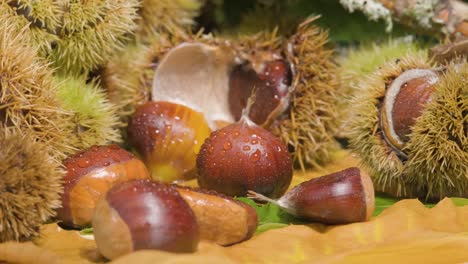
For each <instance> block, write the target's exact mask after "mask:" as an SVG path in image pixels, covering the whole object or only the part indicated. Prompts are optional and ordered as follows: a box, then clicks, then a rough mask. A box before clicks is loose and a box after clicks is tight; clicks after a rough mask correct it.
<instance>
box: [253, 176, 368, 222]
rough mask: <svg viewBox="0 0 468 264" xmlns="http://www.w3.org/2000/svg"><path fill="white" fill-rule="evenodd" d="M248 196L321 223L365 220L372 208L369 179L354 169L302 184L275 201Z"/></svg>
mask: <svg viewBox="0 0 468 264" xmlns="http://www.w3.org/2000/svg"><path fill="white" fill-rule="evenodd" d="M249 197H251V198H254V199H257V200H262V201H268V202H272V203H274V204H277V205H278V206H280V207H281V208H283V209H284V210H285V211H287V212H289V213H290V214H292V215H295V216H297V217H299V218H301V219H304V220H308V221H314V222H320V223H324V224H347V223H353V222H362V221H367V220H369V219H370V217H371V216H372V213H373V212H374V206H375V204H374V200H375V194H374V185H373V184H372V180H371V178H370V177H369V175H368V174H367V173H366V172H365V171H363V170H361V169H359V168H357V167H351V168H347V169H345V170H342V171H338V172H335V173H332V174H328V175H325V176H322V177H318V178H314V179H312V180H309V181H306V182H303V183H301V184H299V185H297V186H295V187H294V188H292V189H291V190H289V191H288V192H287V193H286V194H285V195H283V196H282V197H281V198H280V199H278V200H272V199H270V198H268V197H265V196H264V195H261V194H258V193H255V192H252V191H250V192H249Z"/></svg>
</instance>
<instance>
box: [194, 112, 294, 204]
mask: <svg viewBox="0 0 468 264" xmlns="http://www.w3.org/2000/svg"><path fill="white" fill-rule="evenodd" d="M246 112H248V111H246ZM197 169H198V184H199V186H200V187H202V188H204V189H210V190H215V191H218V192H220V193H224V194H227V195H230V196H245V195H246V194H247V191H248V190H253V191H255V192H258V193H261V194H264V195H267V196H270V197H274V198H276V197H280V196H281V195H282V194H283V193H284V192H285V191H286V190H287V188H288V187H289V184H290V183H291V179H292V174H293V167H292V161H291V157H290V155H289V152H288V149H287V147H286V145H285V144H284V143H283V142H282V141H281V140H280V139H279V138H277V137H275V136H274V135H273V134H272V133H271V132H269V131H268V130H266V129H264V128H262V127H259V126H257V125H256V124H254V123H253V122H252V121H250V120H249V119H248V118H247V117H246V116H243V117H242V118H241V120H240V121H239V122H237V123H234V124H231V125H229V126H226V127H224V128H222V129H219V130H217V131H214V132H213V133H211V135H210V137H209V138H208V139H206V141H205V143H204V144H203V145H202V148H201V150H200V153H199V154H198V157H197Z"/></svg>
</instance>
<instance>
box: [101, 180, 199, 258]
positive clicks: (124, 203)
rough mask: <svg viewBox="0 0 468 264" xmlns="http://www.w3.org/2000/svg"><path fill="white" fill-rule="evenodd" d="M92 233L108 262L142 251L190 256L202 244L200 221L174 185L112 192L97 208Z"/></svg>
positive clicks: (121, 187) (146, 183)
mask: <svg viewBox="0 0 468 264" xmlns="http://www.w3.org/2000/svg"><path fill="white" fill-rule="evenodd" d="M93 231H94V237H95V240H96V245H97V248H98V250H99V252H100V253H101V254H102V255H103V256H105V257H106V258H108V259H115V258H117V257H119V256H122V255H125V254H127V253H130V252H133V251H135V250H143V249H158V250H164V251H169V252H176V253H190V252H194V251H196V250H197V247H198V242H199V227H198V223H197V219H196V216H195V214H194V213H193V211H192V209H191V208H190V206H189V205H188V204H187V202H186V201H185V200H184V199H183V198H182V197H181V196H180V195H179V193H178V192H177V191H176V190H175V189H174V188H173V187H172V186H169V185H167V184H163V183H159V182H155V181H151V180H132V181H127V182H124V183H121V184H118V185H115V186H114V187H113V188H112V189H110V190H109V191H108V192H107V194H106V195H105V197H104V199H102V200H101V201H99V203H98V205H97V206H96V210H95V212H94V216H93Z"/></svg>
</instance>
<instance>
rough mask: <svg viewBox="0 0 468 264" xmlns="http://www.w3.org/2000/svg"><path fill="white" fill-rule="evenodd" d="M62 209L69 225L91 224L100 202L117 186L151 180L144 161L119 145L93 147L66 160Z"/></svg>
mask: <svg viewBox="0 0 468 264" xmlns="http://www.w3.org/2000/svg"><path fill="white" fill-rule="evenodd" d="M63 164H64V166H65V169H66V171H67V174H66V175H65V177H64V192H63V194H62V207H61V208H60V209H59V210H58V212H57V213H58V219H59V220H60V221H62V223H63V224H64V225H66V226H71V227H84V226H87V225H89V224H91V218H92V215H93V211H94V208H95V206H96V203H97V202H98V201H99V199H101V197H102V196H103V195H104V194H105V193H106V192H107V190H109V189H110V188H111V187H112V186H113V185H114V184H116V183H118V182H122V181H127V180H131V179H148V178H149V173H148V171H147V169H146V167H145V165H144V164H143V162H142V161H140V160H139V159H137V158H136V157H135V156H134V155H133V154H131V153H129V152H127V151H126V150H124V149H122V148H120V147H119V146H117V145H108V146H93V147H91V148H90V149H87V150H84V151H82V152H79V153H77V154H75V155H74V156H71V157H69V158H68V159H66V160H65V161H64V163H63Z"/></svg>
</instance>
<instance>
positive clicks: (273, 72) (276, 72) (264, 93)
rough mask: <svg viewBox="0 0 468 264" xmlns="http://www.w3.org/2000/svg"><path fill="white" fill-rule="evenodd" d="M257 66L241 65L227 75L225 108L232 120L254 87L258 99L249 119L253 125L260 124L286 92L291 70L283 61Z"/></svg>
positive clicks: (239, 113) (239, 115) (237, 117)
mask: <svg viewBox="0 0 468 264" xmlns="http://www.w3.org/2000/svg"><path fill="white" fill-rule="evenodd" d="M259 68H260V69H257V70H255V69H254V68H253V67H252V65H251V64H242V65H239V66H236V67H235V68H234V69H233V71H232V72H231V74H230V78H229V109H230V110H231V113H232V114H233V115H234V118H235V119H236V120H239V119H240V117H241V115H242V110H243V109H244V108H245V107H246V106H247V100H248V99H249V97H250V96H251V95H252V90H253V89H254V88H255V89H257V91H256V95H257V97H258V98H261V100H257V101H256V102H254V104H253V105H252V109H251V111H250V113H249V118H250V119H251V120H252V121H253V122H255V123H256V124H263V123H264V122H265V121H266V120H267V118H268V115H269V114H270V113H271V112H272V111H273V110H274V109H275V108H277V107H278V105H279V104H280V101H281V99H282V98H283V97H285V96H286V94H287V92H288V88H289V86H290V85H291V79H292V73H291V70H290V67H289V64H288V63H287V62H286V61H284V60H273V61H268V62H265V63H263V64H262V65H261V67H259Z"/></svg>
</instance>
